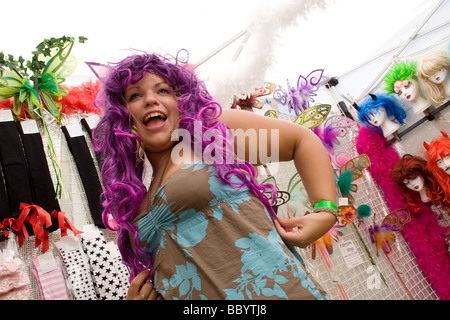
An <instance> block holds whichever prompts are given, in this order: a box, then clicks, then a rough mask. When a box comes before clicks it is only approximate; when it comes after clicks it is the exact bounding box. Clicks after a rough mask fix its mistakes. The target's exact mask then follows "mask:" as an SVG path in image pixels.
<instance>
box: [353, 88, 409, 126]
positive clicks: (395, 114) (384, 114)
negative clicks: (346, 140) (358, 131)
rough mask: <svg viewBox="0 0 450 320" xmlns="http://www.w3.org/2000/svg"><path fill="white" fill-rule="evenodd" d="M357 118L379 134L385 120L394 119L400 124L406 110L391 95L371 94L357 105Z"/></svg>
mask: <svg viewBox="0 0 450 320" xmlns="http://www.w3.org/2000/svg"><path fill="white" fill-rule="evenodd" d="M358 118H359V121H360V122H361V123H362V124H363V125H365V126H366V127H368V128H370V129H373V130H377V131H378V132H379V133H380V134H381V133H382V127H383V125H384V124H385V123H386V122H387V121H392V120H394V121H395V122H397V123H398V124H400V125H402V124H403V122H404V119H405V118H406V112H405V110H403V108H402V107H401V106H400V105H399V104H398V103H397V101H395V99H394V98H393V97H390V96H388V95H383V94H380V95H373V94H371V95H369V96H368V97H367V98H366V99H365V100H364V101H363V103H362V104H361V105H360V106H359V110H358Z"/></svg>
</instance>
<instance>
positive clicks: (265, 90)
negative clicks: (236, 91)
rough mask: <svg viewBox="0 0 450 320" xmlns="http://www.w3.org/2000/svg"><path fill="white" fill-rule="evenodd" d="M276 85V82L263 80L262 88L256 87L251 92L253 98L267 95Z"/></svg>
mask: <svg viewBox="0 0 450 320" xmlns="http://www.w3.org/2000/svg"><path fill="white" fill-rule="evenodd" d="M276 87H277V85H276V84H274V83H270V82H265V83H264V85H263V87H262V88H259V89H256V90H255V92H254V93H253V96H254V97H255V98H259V97H263V96H267V95H269V94H272V93H273V92H274V91H275V88H276Z"/></svg>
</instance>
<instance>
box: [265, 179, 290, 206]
mask: <svg viewBox="0 0 450 320" xmlns="http://www.w3.org/2000/svg"><path fill="white" fill-rule="evenodd" d="M261 184H271V185H273V186H274V187H275V189H276V191H277V193H276V199H275V204H274V205H273V207H274V209H275V210H276V208H278V207H279V206H281V205H283V204H285V203H287V202H288V201H289V198H290V195H289V193H288V192H286V191H281V190H279V187H278V185H277V182H276V180H275V177H274V176H270V177H268V178H267V179H265V180H264V181H263V182H262V183H261ZM265 195H266V196H267V198H268V199H269V201H270V202H272V199H273V194H272V192H266V193H265Z"/></svg>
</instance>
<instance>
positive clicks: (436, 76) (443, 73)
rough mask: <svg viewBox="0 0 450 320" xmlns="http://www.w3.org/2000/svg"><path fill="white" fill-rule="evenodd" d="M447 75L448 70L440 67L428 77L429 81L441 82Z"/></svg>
mask: <svg viewBox="0 0 450 320" xmlns="http://www.w3.org/2000/svg"><path fill="white" fill-rule="evenodd" d="M447 76H448V70H447V69H441V70H439V71H438V72H436V73H435V74H433V75H432V76H431V77H429V78H428V79H429V80H430V81H431V82H434V83H437V84H441V83H443V82H444V81H445V80H446V79H447Z"/></svg>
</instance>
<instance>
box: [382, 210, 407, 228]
mask: <svg viewBox="0 0 450 320" xmlns="http://www.w3.org/2000/svg"><path fill="white" fill-rule="evenodd" d="M410 221H411V215H410V214H409V211H408V209H399V210H395V211H393V212H391V213H389V214H388V215H387V216H386V217H384V219H383V225H388V226H390V228H391V229H392V231H402V230H403V227H404V225H405V224H407V223H408V222H410Z"/></svg>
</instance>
